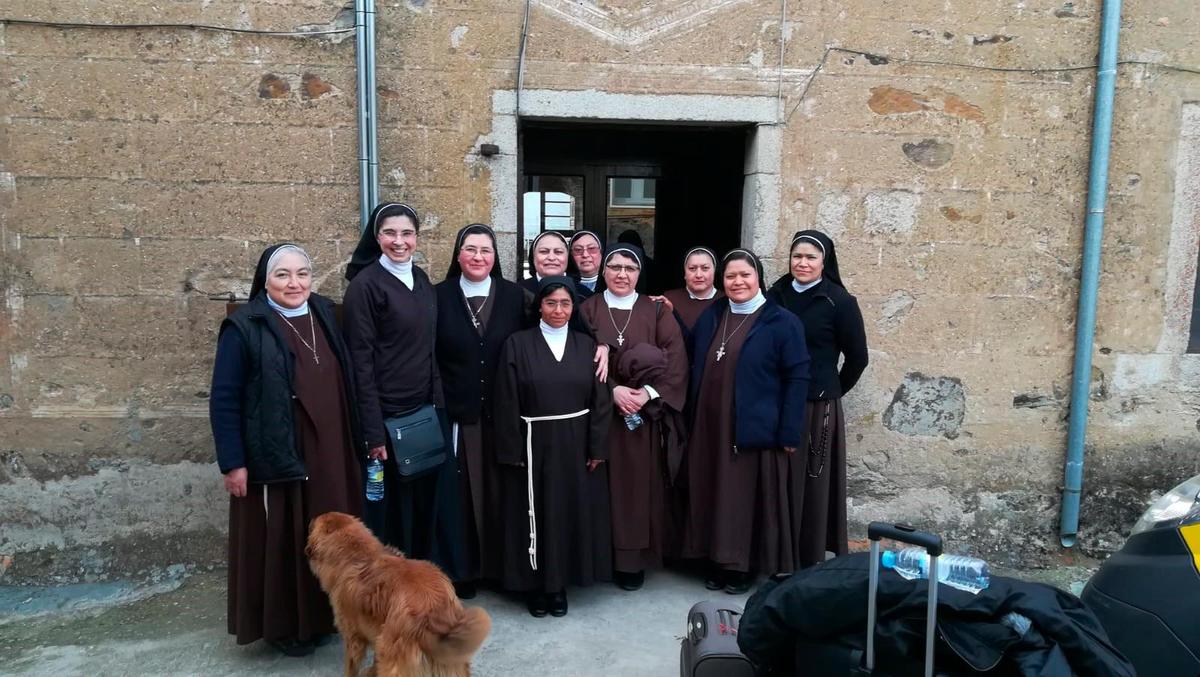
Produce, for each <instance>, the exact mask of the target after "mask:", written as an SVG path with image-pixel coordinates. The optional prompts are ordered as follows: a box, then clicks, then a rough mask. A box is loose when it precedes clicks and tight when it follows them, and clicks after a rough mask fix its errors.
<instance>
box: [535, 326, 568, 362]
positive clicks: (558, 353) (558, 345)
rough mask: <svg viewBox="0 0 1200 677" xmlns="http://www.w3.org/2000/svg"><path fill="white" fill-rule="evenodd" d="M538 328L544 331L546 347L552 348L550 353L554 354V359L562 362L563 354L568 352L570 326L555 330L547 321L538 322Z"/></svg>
mask: <svg viewBox="0 0 1200 677" xmlns="http://www.w3.org/2000/svg"><path fill="white" fill-rule="evenodd" d="M538 328H539V329H541V330H542V338H543V339H545V341H546V345H547V346H549V347H550V352H551V353H554V359H556V360H558V361H559V362H562V358H563V354H564V353H566V351H567V332H569V331H570V330H571V327H570V325H569V324H564V325H563V326H561V327H559V328H558V329H555V328H554V327H551V326H550V325H548V324H546V321H545V320H539V321H538Z"/></svg>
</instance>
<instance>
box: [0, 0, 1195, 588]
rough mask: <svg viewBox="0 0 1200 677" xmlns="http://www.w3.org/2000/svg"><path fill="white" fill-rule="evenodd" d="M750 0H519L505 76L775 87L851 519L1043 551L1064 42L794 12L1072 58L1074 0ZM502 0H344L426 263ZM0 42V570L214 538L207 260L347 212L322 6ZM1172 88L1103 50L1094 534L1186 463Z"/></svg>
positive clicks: (1181, 179)
mask: <svg viewBox="0 0 1200 677" xmlns="http://www.w3.org/2000/svg"><path fill="white" fill-rule="evenodd" d="M782 4H783V3H779V2H773V1H767V0H724V1H722V0H679V1H671V2H641V1H638V2H633V1H630V0H618V1H613V2H582V3H580V2H567V1H564V0H535V1H534V2H533V3H532V12H531V21H530V32H529V41H528V52H527V63H526V76H525V77H526V80H525V86H526V87H527V88H529V89H539V90H596V91H599V92H610V93H617V94H643V95H662V94H689V95H710V96H755V97H774V96H776V95H777V94H780V93H782V99H781V101H780V102H779V104H780V105H779V110H780V112H781V121H780V122H779V123H778V125H777V126H776V127H777V128H778V130H779V134H778V138H779V139H781V142H780V157H781V165H780V167H781V169H780V172H781V173H780V182H779V191H778V192H779V195H778V198H777V199H778V206H777V209H775V212H777V213H778V217H776V218H777V219H778V225H777V234H778V237H777V238H776V240H775V241H777V242H778V243H779V245H778V246H777V247H776V250H775V251H771V252H763V253H764V254H767V255H768V256H769V257H770V263H771V264H772V266H773V267H774V269H775V270H776V271H780V270H782V256H783V255H784V254H785V252H784V251H783V249H782V248H783V247H785V246H786V242H787V239H788V238H787V234H788V233H790V232H791V231H793V230H796V229H799V228H803V227H809V226H812V227H818V228H822V229H824V230H826V231H828V232H830V233H831V234H832V235H833V236H834V237H835V238H837V240H838V247H839V250H840V254H839V255H840V258H841V261H842V267H843V271H844V276H845V278H846V280H847V283H848V285H849V287H850V289H851V290H852V291H853V292H854V293H855V294H857V295H858V297H859V299H860V302H861V303H862V305H863V309H864V313H865V315H866V321H867V328H868V333H869V336H870V340H871V348H872V364H871V367H870V368H869V369H868V371H867V373H866V375H865V377H864V379H863V382H862V385H861V386H860V387H859V388H858V389H857V390H856V391H855V392H854V393H853V394H852V396H851V397H850V398H849V399H848V401H847V411H848V415H849V433H850V442H851V448H850V496H851V502H852V505H851V516H852V521H853V522H854V525H855V527H856V528H857V527H858V526H860V525H861V524H862V523H864V522H865V521H867V520H869V519H873V518H889V519H907V520H910V521H913V522H915V523H919V524H924V525H927V526H929V527H931V528H935V529H939V530H942V531H943V532H945V533H946V534H947V535H948V536H949V537H950V538H951V539H952V542H953V543H954V544H955V546H956V547H976V548H979V549H981V550H982V551H984V552H986V553H988V554H990V555H993V556H996V555H998V554H999V553H1008V554H1009V555H1010V556H1014V557H1026V558H1045V557H1048V556H1051V555H1054V554H1055V553H1057V552H1058V550H1057V545H1056V544H1057V536H1056V523H1057V522H1056V518H1057V508H1058V502H1059V498H1058V486H1059V485H1060V483H1061V465H1062V456H1063V446H1064V441H1065V437H1066V434H1065V424H1064V422H1063V421H1064V418H1065V413H1066V408H1067V404H1068V403H1067V398H1068V390H1069V387H1068V384H1069V378H1070V368H1071V355H1072V335H1073V329H1074V315H1075V303H1076V298H1075V293H1076V289H1077V283H1076V279H1077V276H1078V265H1079V250H1080V242H1081V237H1080V235H1081V231H1082V222H1083V211H1084V199H1085V186H1086V173H1087V159H1088V143H1089V118H1090V111H1091V97H1092V85H1093V82H1094V76H1093V73H1091V72H1089V71H1087V70H1074V71H1042V72H1025V71H1014V72H1009V71H1000V70H981V69H970V68H963V67H959V66H947V65H931V64H914V63H903V62H900V61H898V60H895V59H893V60H892V61H890V62H885V61H883V60H881V59H878V58H866V57H863V56H855V55H852V54H847V53H842V52H830V53H829V54H828V56H827V58H825V60H824V66H823V68H822V70H821V72H820V73H819V74H818V75H817V76H816V77H815V79H813V80H812V83H811V86H809V88H808V91H807V95H806V96H805V97H804V98H803V100H801V98H800V96H799V95H800V93H801V91H802V90H803V89H804V88H805V85H806V83H807V82H808V80H809V77H810V75H811V74H812V72H813V70H814V68H815V67H816V66H817V65H818V63H821V62H822V57H823V55H824V54H825V50H826V47H827V46H840V47H846V48H850V49H859V50H864V51H870V52H872V53H875V54H886V55H890V56H892V57H904V58H909V59H920V60H925V61H941V62H954V63H958V64H970V65H976V66H989V67H996V68H1010V69H1022V68H1037V67H1048V66H1058V65H1082V64H1087V63H1089V62H1091V61H1093V59H1094V55H1095V52H1096V46H1095V44H1096V38H1097V31H1098V25H1099V2H1098V1H1097V0H1076V1H1075V2H1067V3H1062V2H1057V1H1054V2H1051V1H1039V0H1024V1H1021V2H1018V1H1017V0H974V1H968V0H951V1H947V0H910V1H909V2H904V3H890V4H889V3H878V2H866V1H863V0H838V1H837V2H831V1H828V0H824V1H820V2H790V3H786V6H787V15H786V16H785V17H781V8H782V7H781V5H782ZM341 9H342V7H341V3H340V2H338V1H336V0H271V1H267V2H233V1H231V0H211V1H207V2H172V3H150V2H148V1H144V0H127V1H126V2H120V3H92V2H84V1H82V0H64V1H63V2H55V3H52V4H46V3H42V2H32V1H30V0H5V1H4V2H0V15H2V16H5V17H19V18H38V19H49V20H57V21H74V22H88V21H90V22H146V21H152V22H158V23H160V22H189V23H191V22H196V23H208V24H219V25H227V26H235V27H239V28H254V29H273V30H295V29H297V28H299V27H305V28H307V29H311V28H314V27H315V28H337V27H342V26H345V25H346V22H347V21H352V18H351V17H347V16H346V14H345V13H344V12H341ZM522 12H523V3H520V2H516V1H513V0H509V1H495V0H493V1H491V2H488V1H483V0H476V1H469V0H459V1H451V0H446V1H441V2H439V1H435V0H428V1H416V0H409V1H407V2H386V3H380V7H379V31H380V33H379V37H378V42H379V56H378V61H379V67H380V72H379V86H380V92H379V94H380V102H381V103H380V112H381V117H382V120H381V128H380V151H381V154H382V165H381V172H380V174H381V177H382V181H383V186H382V192H383V194H384V196H385V197H386V198H390V199H405V200H408V201H411V202H412V203H414V204H416V205H417V206H418V207H419V209H420V210H421V211H422V213H423V215H424V218H425V222H426V226H425V227H424V228H423V229H422V249H423V250H424V254H425V256H426V258H427V262H428V263H429V264H430V266H431V270H432V271H433V273H434V275H435V277H440V274H441V271H443V270H444V268H445V265H446V263H447V260H446V259H447V255H448V252H449V248H450V242H449V238H450V237H451V236H452V234H453V232H454V231H455V230H456V229H457V228H458V227H459V226H461V225H462V224H465V223H468V222H471V221H489V220H492V219H493V214H496V209H497V208H496V204H495V195H496V194H498V193H502V192H503V191H504V190H509V189H508V188H506V187H505V186H506V185H511V186H512V190H514V192H515V178H514V177H512V176H511V175H510V174H503V173H498V174H497V173H493V168H494V167H495V166H497V165H496V164H495V159H491V160H489V159H487V158H481V157H480V156H479V155H478V153H477V144H478V142H479V141H480V140H481V139H492V134H493V131H494V130H493V129H492V124H493V120H494V116H495V111H494V110H493V100H494V93H495V92H496V91H497V90H512V89H513V88H514V86H515V82H516V54H517V46H518V44H519V36H520V30H521V22H522V17H523V13H522ZM781 18H782V19H783V22H782V26H781ZM1197 21H1200V8H1197V7H1195V6H1194V5H1193V3H1181V2H1172V1H1169V0H1155V1H1147V2H1140V3H1136V4H1133V5H1132V6H1127V8H1126V13H1125V17H1124V21H1123V31H1124V32H1123V35H1122V41H1121V54H1122V58H1124V59H1133V60H1140V61H1148V62H1153V63H1173V64H1183V65H1190V66H1193V67H1194V66H1196V65H1197V64H1200V43H1198V42H1197V41H1196V40H1195V39H1194V34H1195V29H1196V24H1197ZM781 27H782V31H781ZM781 34H782V36H783V38H784V47H783V56H782V61H783V68H782V69H780V67H779V65H780V45H781V40H780V39H781ZM0 50H2V51H0V68H2V69H3V78H2V79H0V80H2V81H3V83H4V86H5V96H3V97H0V116H3V122H2V131H0V210H2V211H0V246H2V248H3V249H2V252H3V254H2V256H3V261H2V267H0V285H2V286H3V288H4V298H5V303H4V306H3V308H0V339H2V345H0V461H2V463H0V555H5V554H7V555H12V556H13V564H12V567H11V569H10V570H9V572H8V578H7V580H13V579H16V580H27V579H34V578H53V577H57V578H60V579H67V578H77V577H81V576H104V575H110V574H112V573H128V572H130V571H134V570H136V569H137V568H140V567H144V566H151V565H156V564H163V563H168V562H175V561H197V562H209V561H219V560H221V559H222V558H223V556H224V551H223V544H222V543H221V540H220V533H221V531H222V530H223V528H224V526H225V520H226V516H225V515H226V512H225V511H226V508H225V500H224V497H223V493H222V490H221V487H220V482H219V480H218V477H217V472H216V468H215V465H213V464H211V462H210V459H211V454H212V451H211V442H210V440H209V437H208V432H207V421H206V420H205V416H206V411H207V399H206V398H207V388H208V374H209V369H210V367H211V359H212V351H213V345H214V343H213V342H214V336H215V330H216V327H217V325H218V322H219V319H220V317H221V316H222V313H223V305H222V304H221V303H219V302H216V301H210V300H208V295H209V294H215V293H222V292H227V291H230V290H234V291H240V292H242V293H244V292H245V290H246V289H247V288H248V283H249V276H250V271H251V268H252V266H253V263H254V260H255V258H256V256H257V253H258V251H259V250H260V249H261V247H262V246H264V245H265V244H267V243H269V242H273V241H278V240H282V239H291V240H295V241H299V242H301V243H302V244H303V245H304V246H306V247H308V248H309V250H310V251H311V252H313V253H314V255H315V258H316V264H317V266H318V268H319V270H318V275H319V276H321V277H322V279H321V284H320V290H321V291H322V292H324V293H327V294H331V295H333V296H335V297H336V296H340V293H341V290H342V284H341V278H340V276H341V270H340V269H341V266H342V264H343V262H344V261H345V260H346V259H347V258H348V256H349V253H350V250H351V249H352V247H353V241H354V239H355V235H356V221H357V188H356V185H355V181H356V176H357V175H356V162H355V160H356V150H357V147H356V130H355V124H356V117H355V112H354V88H355V76H354V41H353V37H352V36H348V37H346V39H337V38H334V39H331V38H328V37H322V38H317V37H308V38H287V37H271V36H261V35H243V34H228V33H213V32H195V31H190V30H163V29H154V30H122V31H113V30H88V29H56V28H45V27H33V26H18V25H5V26H2V27H0ZM1194 101H1200V76H1197V75H1194V74H1189V73H1182V72H1176V71H1170V70H1165V69H1163V68H1159V67H1156V66H1153V65H1150V66H1146V65H1126V66H1123V67H1122V68H1121V71H1120V78H1119V81H1118V92H1117V119H1116V126H1115V143H1114V155H1113V164H1112V172H1111V180H1110V190H1111V199H1110V204H1109V216H1108V227H1107V230H1106V234H1105V240H1104V245H1105V254H1104V262H1103V278H1102V282H1101V301H1100V318H1099V326H1098V334H1097V340H1096V347H1097V349H1098V352H1097V354H1096V368H1095V373H1094V375H1093V376H1094V379H1093V380H1094V388H1093V401H1092V424H1091V427H1090V431H1089V456H1088V460H1087V476H1086V484H1085V498H1084V506H1083V516H1082V530H1081V531H1082V547H1083V549H1085V550H1088V551H1102V550H1104V549H1106V548H1111V547H1113V546H1114V545H1115V544H1117V543H1118V542H1119V540H1120V537H1121V536H1120V535H1121V533H1123V532H1124V531H1125V530H1126V529H1127V528H1128V527H1129V526H1130V524H1131V523H1132V521H1133V520H1134V519H1135V518H1136V516H1137V514H1139V513H1140V511H1141V509H1142V506H1143V505H1144V503H1145V501H1146V500H1147V499H1148V498H1149V497H1150V496H1151V495H1152V492H1153V491H1155V490H1158V491H1161V490H1164V489H1166V488H1168V487H1169V486H1171V485H1172V484H1174V483H1175V482H1177V481H1178V480H1180V479H1181V478H1183V477H1185V476H1188V475H1191V474H1194V473H1196V472H1200V453H1198V449H1200V443H1198V441H1197V430H1198V427H1200V421H1198V419H1200V385H1198V384H1200V366H1198V364H1197V360H1196V356H1187V355H1183V354H1182V353H1183V350H1184V345H1185V344H1186V341H1181V340H1180V336H1182V335H1183V334H1181V332H1186V328H1187V321H1188V319H1189V316H1188V314H1189V313H1190V310H1189V309H1190V304H1191V288H1192V284H1193V283H1194V279H1195V278H1194V275H1195V261H1196V242H1197V233H1198V232H1200V213H1198V212H1197V207H1196V204H1197V203H1198V201H1200V108H1197V107H1196V106H1195V105H1191V106H1188V105H1187V103H1188V102H1194ZM680 117H681V118H683V117H687V116H686V115H685V114H683V113H682V112H681V114H680ZM772 138H775V137H772ZM492 140H496V141H497V142H500V143H501V152H502V153H503V154H508V155H511V154H512V153H514V152H515V148H514V147H512V146H513V142H514V141H515V140H512V139H509V141H510V143H509V144H508V145H507V146H505V145H504V143H503V140H500V139H492ZM494 181H503V182H505V183H499V184H496V185H495V186H494V185H493V182H494ZM496 225H497V226H499V227H501V228H504V229H506V230H511V229H512V227H513V225H514V224H512V223H501V222H499V220H498V221H497V223H496ZM731 227H736V226H734V225H731ZM968 544H970V545H969V546H968Z"/></svg>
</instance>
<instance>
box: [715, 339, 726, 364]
mask: <svg viewBox="0 0 1200 677" xmlns="http://www.w3.org/2000/svg"><path fill="white" fill-rule="evenodd" d="M722 357H725V344H724V343H722V344H721V347H719V348H717V362H720V361H721V358H722Z"/></svg>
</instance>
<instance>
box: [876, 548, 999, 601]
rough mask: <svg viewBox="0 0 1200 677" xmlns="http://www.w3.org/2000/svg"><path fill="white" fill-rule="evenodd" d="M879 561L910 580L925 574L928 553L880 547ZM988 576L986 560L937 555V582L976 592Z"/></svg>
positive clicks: (983, 586) (964, 556) (927, 566)
mask: <svg viewBox="0 0 1200 677" xmlns="http://www.w3.org/2000/svg"><path fill="white" fill-rule="evenodd" d="M880 564H882V565H883V566H884V567H887V568H888V569H894V570H895V571H896V573H898V574H900V575H901V576H903V577H905V578H907V579H908V580H910V581H911V580H914V579H917V578H925V579H928V578H929V553H927V552H925V549H924V548H904V549H903V550H901V551H900V552H893V551H891V550H886V551H884V553H883V555H882V557H881V558H880ZM990 581H991V576H990V574H989V573H988V565H987V562H985V561H983V560H981V559H978V558H975V557H967V556H966V555H941V556H939V557H938V582H939V583H945V584H946V585H949V586H952V587H955V588H958V589H959V590H966V591H967V592H971V593H978V592H979V591H980V590H983V589H984V588H986V587H987V586H988V583H989V582H990Z"/></svg>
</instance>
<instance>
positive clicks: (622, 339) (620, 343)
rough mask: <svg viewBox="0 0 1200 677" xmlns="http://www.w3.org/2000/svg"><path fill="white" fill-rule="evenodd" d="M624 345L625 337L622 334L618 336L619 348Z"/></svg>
mask: <svg viewBox="0 0 1200 677" xmlns="http://www.w3.org/2000/svg"><path fill="white" fill-rule="evenodd" d="M623 345H625V337H624V336H622V335H621V334H617V347H618V348H620V347H621V346H623Z"/></svg>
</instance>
